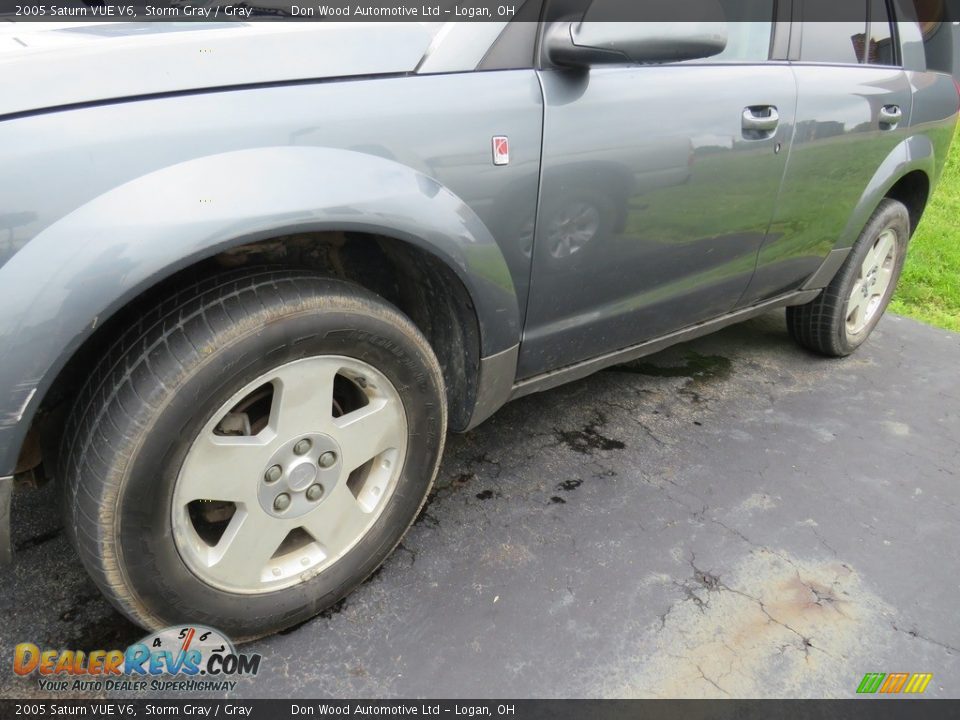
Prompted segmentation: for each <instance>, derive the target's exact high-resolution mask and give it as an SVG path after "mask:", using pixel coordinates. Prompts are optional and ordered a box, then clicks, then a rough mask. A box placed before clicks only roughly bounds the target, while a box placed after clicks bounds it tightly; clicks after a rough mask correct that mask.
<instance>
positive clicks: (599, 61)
mask: <svg viewBox="0 0 960 720" xmlns="http://www.w3.org/2000/svg"><path fill="white" fill-rule="evenodd" d="M671 6H672V10H671V12H677V11H678V10H679V9H682V10H683V13H684V16H685V17H693V18H697V21H696V22H615V21H614V20H616V19H617V18H620V17H622V16H623V15H624V14H625V10H624V5H623V2H622V0H594V1H593V2H592V3H591V4H590V7H589V8H588V9H587V11H586V13H585V14H584V16H583V19H582V21H581V22H556V23H553V24H552V25H551V26H550V28H549V29H548V30H547V32H546V35H545V36H544V47H545V49H546V53H547V57H548V58H549V60H550V61H551V62H552V63H554V64H556V65H561V66H565V67H577V68H585V67H590V66H591V65H603V64H622V63H665V62H679V61H681V60H696V59H700V58H707V57H713V56H714V55H718V54H719V53H721V52H723V51H724V49H726V47H727V23H726V18H725V16H724V12H723V8H722V7H721V5H720V3H719V2H718V0H675V2H674V3H671ZM678 6H680V7H679V8H678ZM630 14H631V15H633V16H634V17H636V16H637V15H640V16H641V17H643V15H644V6H643V5H642V4H641V5H640V6H639V8H638V7H637V6H634V9H633V10H632V11H631V12H630ZM650 14H651V17H656V13H655V12H651V13H650Z"/></svg>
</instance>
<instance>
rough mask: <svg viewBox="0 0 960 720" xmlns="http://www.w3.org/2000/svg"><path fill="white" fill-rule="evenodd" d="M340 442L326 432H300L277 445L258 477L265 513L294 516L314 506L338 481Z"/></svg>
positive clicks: (341, 469)
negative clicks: (300, 433)
mask: <svg viewBox="0 0 960 720" xmlns="http://www.w3.org/2000/svg"><path fill="white" fill-rule="evenodd" d="M342 472H343V463H342V462H341V459H340V446H339V445H338V444H337V442H336V440H334V439H333V438H332V437H330V436H329V435H325V434H323V433H303V434H302V435H299V436H296V437H294V438H292V439H290V440H288V441H287V442H285V443H284V444H283V445H281V446H280V447H278V448H277V450H276V451H275V452H274V453H273V456H272V457H271V458H270V461H269V462H268V464H267V466H266V468H264V470H263V471H262V472H261V474H260V477H259V478H258V479H257V497H258V499H259V500H260V506H261V507H262V508H263V510H264V512H266V513H267V514H268V515H271V516H273V517H277V518H287V519H289V518H295V517H299V516H301V515H305V514H306V513H308V512H310V511H311V510H313V509H314V508H315V507H317V505H318V504H319V503H322V502H323V501H324V499H326V498H327V497H329V496H330V493H331V492H332V491H333V489H334V488H335V487H336V486H337V483H339V482H340V479H341V478H340V475H341V473H342Z"/></svg>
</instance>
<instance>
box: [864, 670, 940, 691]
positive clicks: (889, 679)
mask: <svg viewBox="0 0 960 720" xmlns="http://www.w3.org/2000/svg"><path fill="white" fill-rule="evenodd" d="M931 680H933V673H889V674H887V673H867V674H866V675H864V676H863V680H861V681H860V685H859V686H857V693H860V694H866V695H872V694H873V693H877V692H879V693H884V694H887V695H891V694H896V693H900V692H904V693H912V694H919V693H922V692H923V691H924V690H926V689H927V685H929V684H930V681H931Z"/></svg>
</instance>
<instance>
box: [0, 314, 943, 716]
mask: <svg viewBox="0 0 960 720" xmlns="http://www.w3.org/2000/svg"><path fill="white" fill-rule="evenodd" d="M958 367H960V335H957V334H951V333H948V332H945V331H941V330H936V329H932V328H929V327H926V326H923V325H921V324H919V323H916V322H913V321H911V320H907V319H903V318H898V317H890V316H888V317H887V318H885V319H884V320H883V321H882V322H881V324H880V326H879V327H878V329H877V330H876V332H875V333H874V336H873V338H871V340H870V341H869V342H868V343H867V345H865V346H864V347H863V348H861V350H860V351H859V352H858V353H857V354H856V355H855V356H853V357H851V358H848V359H846V360H839V361H838V360H826V359H823V358H818V357H815V356H813V355H811V354H809V353H807V352H805V351H803V350H801V349H800V348H798V347H797V346H795V345H794V344H793V343H792V342H791V341H790V339H789V338H788V336H787V334H786V329H785V326H784V321H783V316H782V313H774V314H771V315H769V316H765V317H763V318H759V319H757V320H753V321H750V322H748V323H746V324H743V325H740V326H737V327H732V328H728V329H726V330H724V331H722V332H720V333H718V334H716V335H713V336H710V337H707V338H703V339H701V340H698V341H696V342H693V343H688V344H685V345H681V346H678V347H675V348H671V349H670V350H667V351H665V352H663V353H660V354H658V355H655V356H652V357H649V358H646V359H644V360H642V361H639V362H636V363H632V364H630V365H626V366H621V367H617V368H613V369H611V370H608V371H604V372H601V373H598V374H596V375H594V376H593V377H591V378H588V379H586V380H583V381H580V382H577V383H574V384H571V385H568V386H565V387H562V388H559V389H556V390H553V391H550V392H547V393H542V394H539V395H534V396H530V397H527V398H523V399H521V400H518V401H516V402H514V403H511V404H510V405H508V406H507V407H505V408H503V409H502V410H501V411H500V412H499V413H498V414H497V415H496V416H495V417H494V418H493V419H491V420H490V421H488V422H487V423H485V424H484V425H482V426H481V427H480V428H478V429H477V430H474V431H473V432H470V433H468V434H466V435H461V436H451V437H450V438H449V439H448V444H447V450H446V456H445V460H444V462H443V465H442V468H441V470H440V475H439V477H438V481H437V488H436V491H435V493H434V495H433V497H432V499H431V501H430V502H429V504H428V506H427V507H426V508H425V510H424V512H423V514H422V515H421V517H420V519H419V520H418V522H417V523H416V524H415V525H414V527H413V528H412V529H411V531H410V533H409V534H408V536H407V538H406V539H405V540H404V542H403V544H402V545H401V547H400V549H399V550H398V551H397V552H396V553H395V554H394V555H393V556H392V558H391V559H390V560H389V561H388V562H387V563H386V565H385V566H384V567H383V568H382V569H381V570H380V571H379V572H378V573H377V574H376V575H375V576H374V577H373V578H371V579H370V580H369V581H368V582H367V583H365V584H364V585H363V586H362V587H361V588H359V589H358V590H357V591H356V592H355V593H354V594H352V595H351V596H350V597H349V598H347V599H346V600H345V601H344V602H343V603H341V604H340V605H339V606H337V607H336V608H333V609H331V610H328V611H327V612H325V613H324V614H323V615H322V616H320V617H317V618H315V619H314V620H312V621H309V622H307V623H305V624H303V625H302V626H300V627H298V628H295V629H292V630H290V631H287V632H284V633H282V634H279V635H276V636H274V637H271V638H267V639H265V640H261V641H258V642H256V643H252V644H250V645H247V646H245V647H244V648H243V649H244V650H246V651H249V652H259V653H261V654H262V655H263V661H262V665H261V671H260V673H259V675H258V676H257V677H255V678H245V679H242V680H240V681H239V682H238V685H237V688H236V691H235V692H234V693H232V694H231V696H232V697H241V698H242V697H251V698H252V697H280V698H296V697H303V698H307V697H314V698H315V697H353V698H355V697H386V698H390V697H445V698H483V697H492V698H522V697H539V698H566V697H657V696H663V697H727V696H733V697H792V696H801V697H852V696H854V694H855V690H856V688H857V685H858V684H859V683H860V680H861V678H862V677H863V676H864V674H865V673H867V672H885V673H891V672H929V673H933V676H934V677H933V680H932V682H931V683H930V685H929V686H928V688H927V690H926V693H925V695H926V696H932V697H960V622H958V610H960V553H958V543H960V512H958V502H960V471H958V465H960V462H958V461H960V371H958ZM54 490H55V488H53V487H50V486H47V487H44V488H41V489H40V490H37V491H32V492H24V493H19V494H18V495H17V496H15V498H14V519H15V522H14V542H15V547H16V551H15V565H14V566H13V568H12V569H10V570H8V571H6V572H4V573H2V574H0V617H2V618H3V622H2V623H0V696H4V697H26V696H39V695H42V693H40V692H39V690H38V688H37V681H36V678H30V679H22V678H18V677H15V676H14V675H13V673H12V671H11V659H12V653H13V647H14V645H15V644H16V643H18V642H27V641H29V642H34V643H36V644H38V645H40V646H48V647H71V648H81V649H94V648H112V647H125V646H126V645H127V644H129V643H130V642H133V641H135V640H137V639H139V637H140V636H141V635H142V634H143V633H142V632H141V631H140V630H138V629H137V628H134V627H133V626H131V625H130V624H129V623H127V622H126V621H125V620H124V619H122V618H121V617H120V616H119V615H118V614H116V613H115V612H114V611H113V610H112V609H111V608H110V606H109V605H108V604H107V603H106V602H105V601H104V600H103V599H102V598H101V597H100V596H99V595H98V593H97V591H96V589H95V588H94V587H93V585H92V584H91V583H90V581H88V580H87V579H86V577H85V575H84V574H83V571H82V570H81V568H80V566H79V561H78V560H77V558H76V555H75V553H74V552H73V550H72V549H71V548H70V546H69V544H68V543H67V540H66V537H65V536H64V533H63V532H62V530H61V523H60V520H59V518H58V513H57V505H56V494H55V492H54Z"/></svg>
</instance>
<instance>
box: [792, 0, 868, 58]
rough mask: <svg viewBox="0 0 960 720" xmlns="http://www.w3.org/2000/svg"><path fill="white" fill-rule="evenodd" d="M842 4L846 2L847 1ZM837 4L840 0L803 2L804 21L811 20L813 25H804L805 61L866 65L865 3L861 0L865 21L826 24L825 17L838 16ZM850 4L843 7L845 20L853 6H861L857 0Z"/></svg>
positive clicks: (803, 50)
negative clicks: (862, 63)
mask: <svg viewBox="0 0 960 720" xmlns="http://www.w3.org/2000/svg"><path fill="white" fill-rule="evenodd" d="M842 1H843V2H844V3H846V2H847V0H842ZM837 2H838V0H805V1H804V3H803V16H804V19H807V18H810V19H813V20H814V22H805V23H804V24H803V41H802V45H801V48H800V59H801V60H802V61H804V62H823V63H844V64H851V65H856V64H858V63H861V62H863V57H864V48H865V47H866V41H867V22H866V18H867V5H866V0H859V4H860V7H862V9H863V12H862V17H863V22H849V21H836V22H823V18H829V17H831V15H832V14H837V9H836V8H837ZM849 2H850V4H849V5H846V4H845V5H844V14H845V16H846V17H850V16H851V15H853V12H852V10H853V8H852V7H851V6H853V5H856V4H858V0H849Z"/></svg>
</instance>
